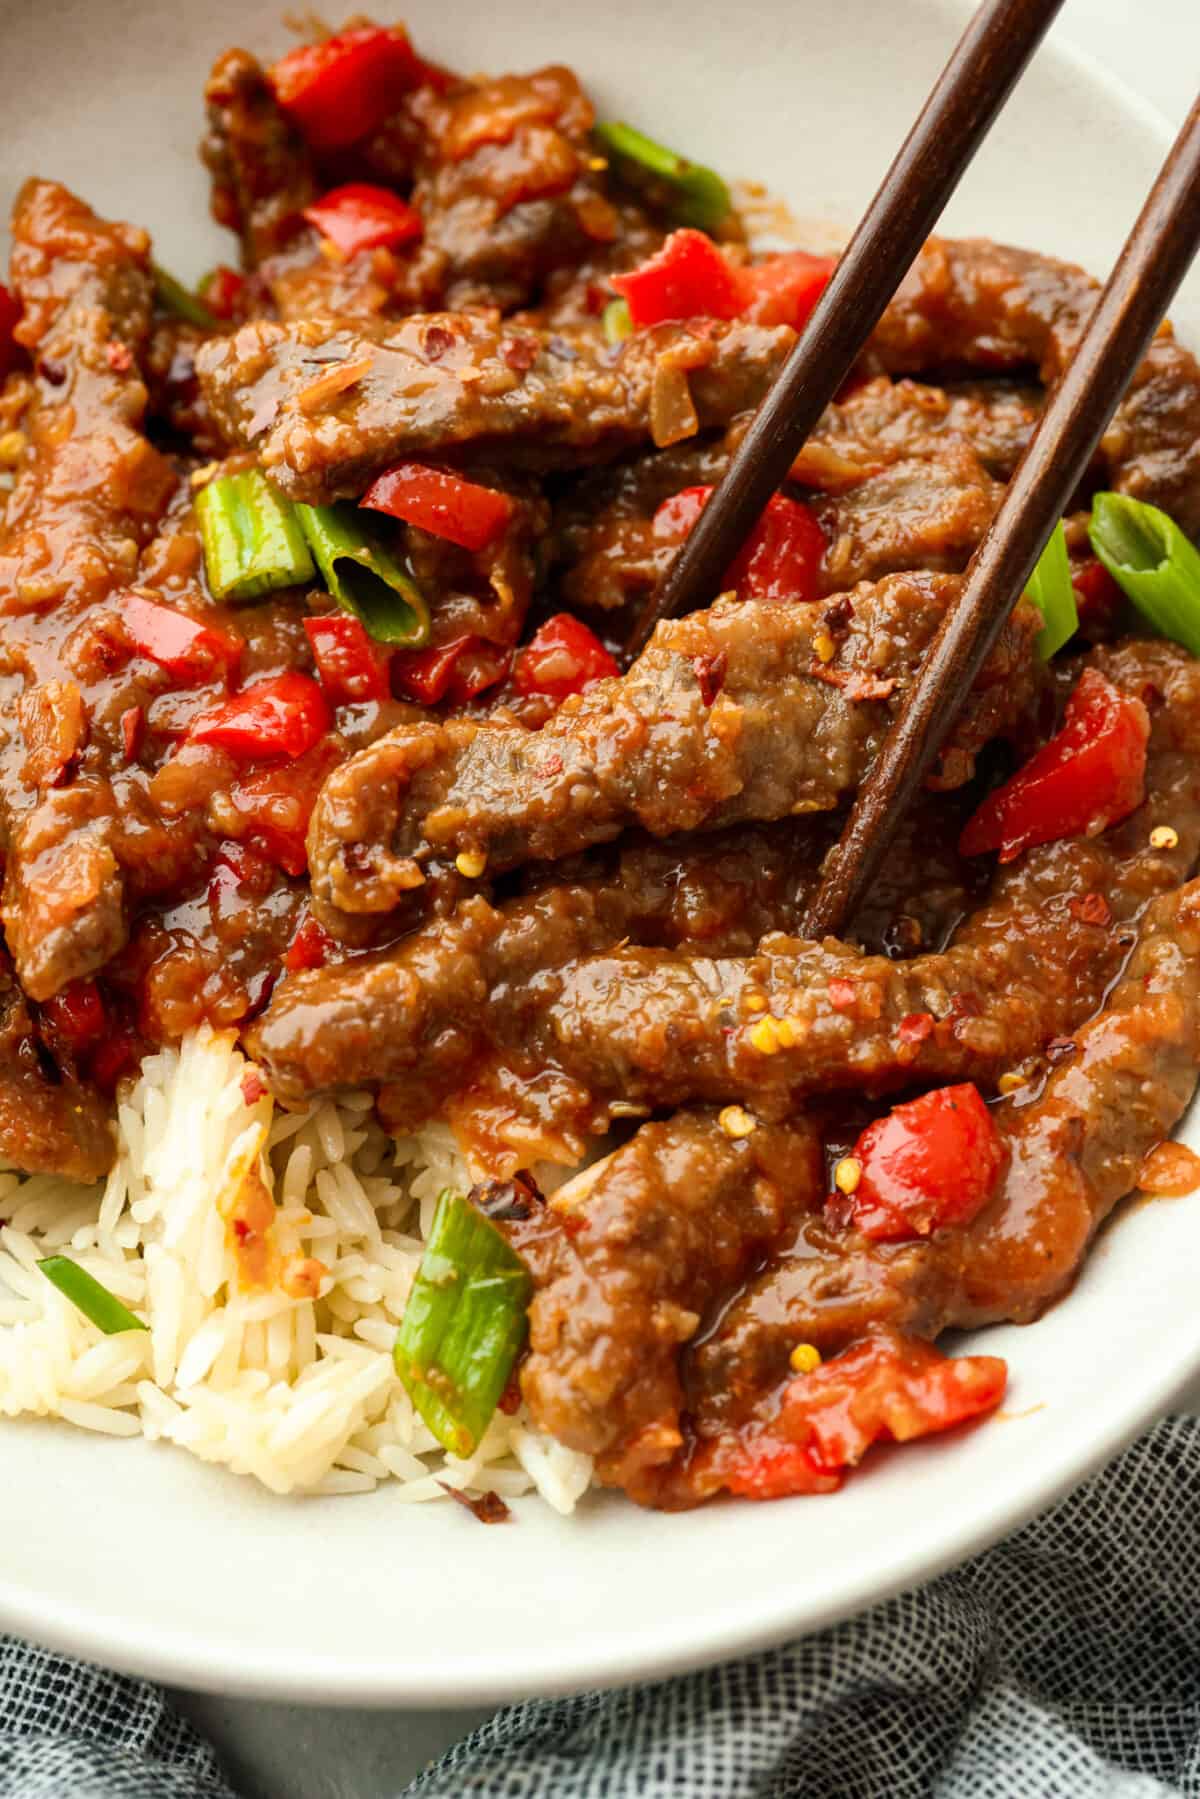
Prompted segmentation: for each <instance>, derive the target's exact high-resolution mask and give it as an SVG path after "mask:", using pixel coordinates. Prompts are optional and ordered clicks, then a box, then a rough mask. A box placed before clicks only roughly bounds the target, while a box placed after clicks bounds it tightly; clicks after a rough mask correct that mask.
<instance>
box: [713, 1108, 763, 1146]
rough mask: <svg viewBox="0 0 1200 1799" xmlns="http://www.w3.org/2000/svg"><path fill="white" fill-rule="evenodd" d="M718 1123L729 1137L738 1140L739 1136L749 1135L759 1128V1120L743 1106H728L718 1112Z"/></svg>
mask: <svg viewBox="0 0 1200 1799" xmlns="http://www.w3.org/2000/svg"><path fill="white" fill-rule="evenodd" d="M717 1123H718V1124H719V1125H720V1127H721V1129H722V1130H723V1131H724V1133H725V1135H726V1136H727V1137H732V1138H733V1139H734V1141H735V1142H736V1141H737V1140H738V1138H739V1137H748V1136H749V1135H750V1133H751V1132H752V1131H754V1130H756V1129H757V1128H758V1120H757V1119H756V1118H753V1117H752V1116H751V1114H750V1113H749V1112H747V1111H745V1110H744V1109H743V1107H741V1106H726V1107H725V1108H724V1110H723V1111H721V1112H719V1113H718V1114H717Z"/></svg>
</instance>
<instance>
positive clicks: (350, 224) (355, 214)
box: [303, 181, 424, 256]
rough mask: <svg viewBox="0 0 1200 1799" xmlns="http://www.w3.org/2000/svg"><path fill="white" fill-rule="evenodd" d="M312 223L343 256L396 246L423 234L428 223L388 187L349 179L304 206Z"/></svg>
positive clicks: (306, 216) (305, 212) (408, 242)
mask: <svg viewBox="0 0 1200 1799" xmlns="http://www.w3.org/2000/svg"><path fill="white" fill-rule="evenodd" d="M303 211H304V216H305V218H306V219H307V220H308V222H309V224H310V225H315V226H316V228H317V230H318V231H319V232H320V233H321V236H322V237H324V238H328V240H329V242H330V243H331V244H332V245H333V246H334V248H335V249H336V250H340V251H341V253H342V255H343V256H354V255H356V254H357V253H358V251H359V250H379V249H385V248H386V249H395V248H396V246H397V245H398V244H411V243H413V242H414V241H415V240H416V239H417V238H418V237H420V235H421V233H422V231H423V230H424V226H423V225H422V223H421V215H420V213H419V212H418V211H417V209H416V207H415V206H410V205H409V204H408V201H407V200H402V199H401V198H400V196H399V194H394V193H392V192H391V190H390V189H389V188H386V187H373V186H372V185H371V183H370V182H369V181H349V182H347V183H346V185H345V186H344V187H335V188H333V189H332V190H331V191H330V192H329V193H327V194H323V195H322V196H321V198H320V199H319V200H314V201H313V203H312V205H311V206H306V207H304V209H303Z"/></svg>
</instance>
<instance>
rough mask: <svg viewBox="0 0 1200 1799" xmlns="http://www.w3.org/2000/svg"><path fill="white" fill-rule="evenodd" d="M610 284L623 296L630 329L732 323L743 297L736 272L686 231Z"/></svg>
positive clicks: (699, 234) (707, 240) (706, 241)
mask: <svg viewBox="0 0 1200 1799" xmlns="http://www.w3.org/2000/svg"><path fill="white" fill-rule="evenodd" d="M612 285H613V286H614V287H615V288H616V290H617V292H618V293H619V294H624V296H625V299H626V300H627V302H628V304H629V316H630V318H631V319H632V320H633V323H634V326H635V328H637V329H639V330H640V329H641V328H642V327H643V326H645V325H660V324H662V323H663V321H664V320H666V319H691V318H710V319H736V318H737V317H738V315H739V313H740V312H741V310H742V307H743V304H744V300H745V296H744V294H743V291H742V287H741V284H740V282H739V280H738V271H737V270H735V269H734V268H733V267H732V266H731V264H730V263H729V262H728V261H727V260H726V258H725V257H724V256H722V254H721V252H720V250H718V248H717V246H716V244H714V243H713V241H712V239H711V237H706V236H705V235H704V233H703V231H693V230H691V229H690V228H689V229H685V230H683V231H673V232H672V233H671V235H670V237H669V238H668V239H667V241H666V243H665V244H664V245H663V246H662V248H661V250H657V251H656V252H655V254H654V255H653V256H651V257H650V258H649V260H648V261H646V262H643V263H642V264H641V265H640V267H638V268H636V269H631V270H630V272H629V273H628V274H627V275H614V276H613V277H612Z"/></svg>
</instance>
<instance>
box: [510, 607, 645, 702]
mask: <svg viewBox="0 0 1200 1799" xmlns="http://www.w3.org/2000/svg"><path fill="white" fill-rule="evenodd" d="M620 672H621V671H620V669H619V668H618V667H617V665H616V662H615V661H614V660H613V658H612V657H611V656H610V655H609V653H608V651H607V650H606V649H605V647H604V645H603V644H602V643H601V641H600V639H599V638H598V637H597V636H596V634H595V632H594V631H589V630H588V628H587V626H586V625H585V624H583V623H582V622H581V621H580V620H579V619H577V618H575V617H574V616H573V615H572V614H571V613H570V612H556V613H555V615H554V617H553V618H548V619H547V620H546V622H545V624H544V625H543V626H542V627H541V628H540V630H538V631H535V632H534V634H533V636H532V637H531V638H530V640H529V642H528V643H527V644H526V646H525V648H524V649H523V650H522V651H521V653H520V655H519V656H518V657H517V662H516V667H515V669H514V670H513V679H514V681H515V682H516V686H517V691H518V692H519V693H526V694H529V693H541V694H545V695H546V697H547V698H548V699H552V700H559V701H562V700H565V699H567V698H568V697H569V696H570V695H571V694H573V693H582V692H583V690H584V688H585V687H590V686H591V684H592V682H593V681H600V680H603V679H604V677H605V676H606V675H617V674H620Z"/></svg>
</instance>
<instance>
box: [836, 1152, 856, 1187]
mask: <svg viewBox="0 0 1200 1799" xmlns="http://www.w3.org/2000/svg"><path fill="white" fill-rule="evenodd" d="M861 1179H862V1163H861V1162H860V1161H859V1160H858V1158H857V1156H843V1157H842V1159H841V1161H840V1162H839V1163H838V1165H837V1167H836V1168H835V1169H834V1171H833V1184H834V1186H835V1187H836V1188H837V1190H838V1192H839V1193H853V1192H854V1190H855V1188H856V1187H857V1186H858V1183H859V1181H861Z"/></svg>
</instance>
